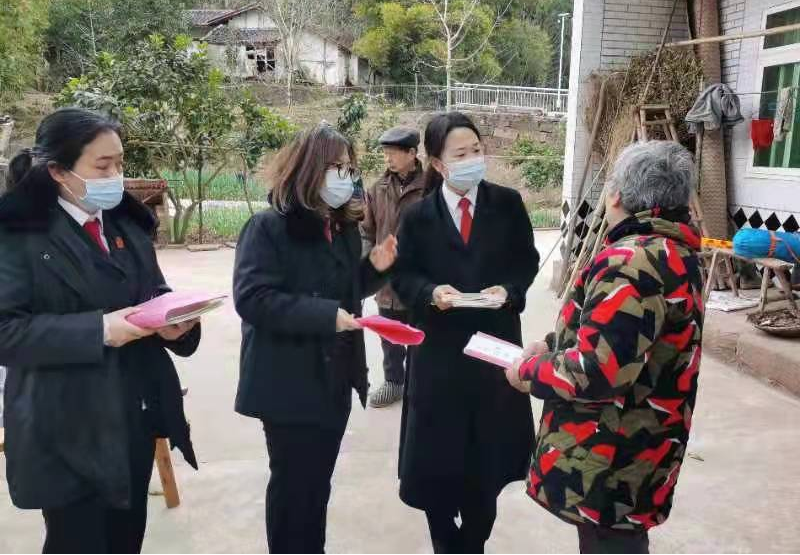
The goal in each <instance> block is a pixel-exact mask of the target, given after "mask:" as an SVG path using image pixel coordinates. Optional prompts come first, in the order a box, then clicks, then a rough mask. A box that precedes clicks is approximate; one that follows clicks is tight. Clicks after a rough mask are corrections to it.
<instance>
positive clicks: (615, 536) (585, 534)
mask: <svg viewBox="0 0 800 555" xmlns="http://www.w3.org/2000/svg"><path fill="white" fill-rule="evenodd" d="M578 544H579V547H580V552H581V553H650V538H649V537H648V535H647V532H646V531H629V530H615V529H613V528H604V527H602V526H596V525H594V524H579V525H578Z"/></svg>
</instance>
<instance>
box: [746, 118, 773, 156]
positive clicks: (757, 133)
mask: <svg viewBox="0 0 800 555" xmlns="http://www.w3.org/2000/svg"><path fill="white" fill-rule="evenodd" d="M772 128H773V120H771V119H753V122H752V124H751V125H750V138H751V139H752V140H753V148H754V149H756V150H760V149H762V148H769V147H771V146H772V141H773V139H774V138H775V135H774V133H773V129H772Z"/></svg>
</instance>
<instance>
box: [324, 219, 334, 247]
mask: <svg viewBox="0 0 800 555" xmlns="http://www.w3.org/2000/svg"><path fill="white" fill-rule="evenodd" d="M325 239H327V240H328V243H333V232H332V231H331V221H330V219H327V220H325Z"/></svg>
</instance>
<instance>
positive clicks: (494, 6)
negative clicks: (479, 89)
mask: <svg viewBox="0 0 800 555" xmlns="http://www.w3.org/2000/svg"><path fill="white" fill-rule="evenodd" d="M445 8H446V9H445ZM571 11H572V0H448V1H447V2H445V0H392V1H386V0H354V2H353V13H354V16H355V18H356V21H357V22H358V24H359V26H360V27H361V28H362V29H363V33H362V34H361V36H360V38H359V40H358V41H357V42H356V46H355V48H356V51H357V52H358V53H359V54H360V55H362V56H364V57H365V58H367V59H368V60H369V61H370V63H371V65H372V66H373V67H375V68H376V69H378V70H379V71H381V73H383V74H384V75H387V76H388V77H390V78H391V79H393V80H395V81H402V82H407V81H410V80H412V79H413V78H414V77H415V76H417V75H421V78H422V79H423V81H428V82H431V83H444V82H446V76H447V73H448V72H447V67H446V66H447V51H448V49H447V33H448V29H449V32H450V34H451V35H452V36H451V39H452V40H451V46H453V48H452V52H451V64H450V66H451V72H450V73H451V77H452V78H453V79H454V80H463V81H478V82H484V81H491V80H498V81H500V82H503V83H508V84H515V85H545V84H547V85H550V84H555V83H556V82H557V77H558V76H557V73H558V62H559V59H558V58H559V48H558V47H559V41H560V38H561V37H560V34H561V20H560V19H559V17H558V15H559V14H560V13H569V12H571ZM445 12H446V13H447V16H446V18H443V17H442V16H443V15H444V14H445ZM443 19H444V20H443ZM461 22H464V23H465V26H464V32H463V33H462V34H459V33H458V29H459V28H460V25H461ZM445 23H446V25H445ZM565 30H566V33H565V37H564V68H565V69H564V74H565V75H566V74H567V73H568V67H567V66H568V63H569V42H570V25H569V21H567V25H566V28H565Z"/></svg>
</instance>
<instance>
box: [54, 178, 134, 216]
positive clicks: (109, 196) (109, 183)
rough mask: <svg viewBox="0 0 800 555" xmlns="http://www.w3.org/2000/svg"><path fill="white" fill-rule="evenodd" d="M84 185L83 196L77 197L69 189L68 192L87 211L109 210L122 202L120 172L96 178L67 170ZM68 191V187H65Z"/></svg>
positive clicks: (123, 188)
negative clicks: (111, 175) (112, 175)
mask: <svg viewBox="0 0 800 555" xmlns="http://www.w3.org/2000/svg"><path fill="white" fill-rule="evenodd" d="M69 173H71V174H72V175H74V176H75V177H77V178H78V179H80V180H81V181H83V182H84V184H85V185H86V194H85V195H84V196H83V198H78V197H77V196H75V195H74V194H72V192H71V191H70V194H72V196H73V197H74V198H75V200H77V201H78V202H79V203H80V204H82V205H83V207H84V208H86V210H87V212H89V213H94V212H98V211H100V210H111V209H113V208H116V207H117V206H118V205H119V203H120V202H122V193H123V192H124V191H125V186H124V177H123V176H122V174H119V175H115V176H114V177H102V178H98V179H84V178H83V177H81V176H80V175H78V174H77V173H75V172H73V171H71V172H69ZM67 191H69V189H67Z"/></svg>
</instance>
